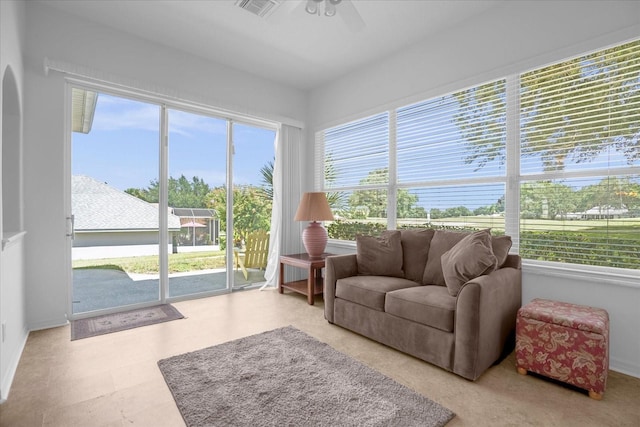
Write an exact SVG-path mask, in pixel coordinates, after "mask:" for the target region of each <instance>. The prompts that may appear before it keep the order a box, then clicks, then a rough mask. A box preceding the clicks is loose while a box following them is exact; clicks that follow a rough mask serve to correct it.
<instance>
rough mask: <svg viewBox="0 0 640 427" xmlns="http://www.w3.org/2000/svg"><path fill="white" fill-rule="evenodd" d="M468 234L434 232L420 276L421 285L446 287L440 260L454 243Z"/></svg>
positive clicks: (445, 231)
mask: <svg viewBox="0 0 640 427" xmlns="http://www.w3.org/2000/svg"><path fill="white" fill-rule="evenodd" d="M468 234H469V233H466V232H460V231H448V230H436V232H435V234H434V235H433V239H431V245H430V246H429V256H428V257H427V265H426V266H425V268H424V273H423V275H422V284H423V285H440V286H446V284H445V283H444V276H443V275H442V263H441V262H440V258H442V255H443V254H444V253H445V252H447V251H448V250H449V249H451V248H452V247H454V246H455V245H456V243H458V242H459V241H460V240H462V239H464V238H465V236H467V235H468Z"/></svg>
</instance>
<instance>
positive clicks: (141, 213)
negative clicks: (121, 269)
mask: <svg viewBox="0 0 640 427" xmlns="http://www.w3.org/2000/svg"><path fill="white" fill-rule="evenodd" d="M71 208H72V212H73V215H74V230H75V237H74V240H73V246H74V247H87V246H120V245H151V244H157V243H158V236H159V235H158V224H159V220H160V217H159V212H158V206H157V205H155V204H152V203H147V202H145V201H144V200H141V199H138V198H137V197H134V196H132V195H130V194H128V193H125V192H124V191H120V190H118V189H116V188H114V187H111V186H110V185H108V184H106V183H103V182H100V181H98V180H96V179H94V178H91V177H88V176H82V175H74V176H72V177H71ZM168 223H169V234H170V235H171V234H174V233H179V232H180V218H179V217H177V216H176V215H173V214H172V213H169V218H168ZM169 242H171V236H169Z"/></svg>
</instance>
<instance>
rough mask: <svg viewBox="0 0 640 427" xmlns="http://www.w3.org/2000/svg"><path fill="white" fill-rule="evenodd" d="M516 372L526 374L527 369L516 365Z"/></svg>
mask: <svg viewBox="0 0 640 427" xmlns="http://www.w3.org/2000/svg"><path fill="white" fill-rule="evenodd" d="M518 373H519V374H520V375H527V370H526V369H524V368H521V367H519V366H518Z"/></svg>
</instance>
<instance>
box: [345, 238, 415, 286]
mask: <svg viewBox="0 0 640 427" xmlns="http://www.w3.org/2000/svg"><path fill="white" fill-rule="evenodd" d="M356 259H357V261H358V274H361V275H364V276H391V277H404V272H403V271H402V243H401V241H400V232H399V231H398V230H387V231H383V232H382V234H381V235H380V237H374V236H356Z"/></svg>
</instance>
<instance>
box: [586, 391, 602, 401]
mask: <svg viewBox="0 0 640 427" xmlns="http://www.w3.org/2000/svg"><path fill="white" fill-rule="evenodd" d="M589 397H590V398H592V399H593V400H602V393H596V392H595V391H591V390H589Z"/></svg>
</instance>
